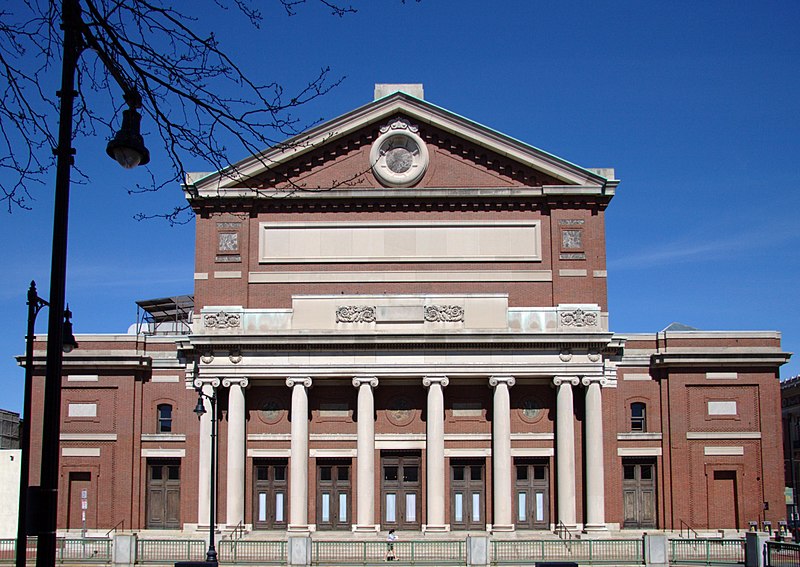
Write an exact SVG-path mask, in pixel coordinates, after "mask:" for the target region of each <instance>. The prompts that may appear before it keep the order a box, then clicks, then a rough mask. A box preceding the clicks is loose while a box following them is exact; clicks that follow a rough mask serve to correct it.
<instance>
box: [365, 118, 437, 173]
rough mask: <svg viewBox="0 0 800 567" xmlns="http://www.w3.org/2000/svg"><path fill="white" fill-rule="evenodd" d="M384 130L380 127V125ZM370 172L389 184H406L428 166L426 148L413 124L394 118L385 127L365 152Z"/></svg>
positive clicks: (423, 171)
mask: <svg viewBox="0 0 800 567" xmlns="http://www.w3.org/2000/svg"><path fill="white" fill-rule="evenodd" d="M381 130H382V131H383V130H384V129H383V128H382V129H381ZM369 157H370V162H371V163H372V172H373V173H374V174H375V177H377V178H378V181H380V182H381V183H383V184H384V185H387V186H389V187H409V186H411V185H413V184H414V183H416V182H417V181H419V180H420V179H421V178H422V176H423V175H424V173H425V170H426V169H427V167H428V148H427V147H426V146H425V142H424V141H423V140H422V138H420V137H419V135H418V134H417V133H416V128H415V127H413V126H410V125H409V124H408V123H406V122H404V121H402V120H398V121H396V122H394V123H393V124H392V125H391V126H389V127H387V128H385V131H384V132H383V134H381V135H380V136H379V137H378V139H377V140H375V143H374V144H373V145H372V150H371V151H370V154H369Z"/></svg>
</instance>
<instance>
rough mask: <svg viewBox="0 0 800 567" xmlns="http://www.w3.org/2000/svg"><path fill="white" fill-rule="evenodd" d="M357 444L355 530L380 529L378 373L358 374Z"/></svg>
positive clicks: (356, 381)
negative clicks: (377, 513)
mask: <svg viewBox="0 0 800 567" xmlns="http://www.w3.org/2000/svg"><path fill="white" fill-rule="evenodd" d="M353 386H354V387H356V388H358V445H357V453H356V461H357V463H356V467H357V468H356V471H357V481H356V494H357V502H358V504H357V505H358V509H357V512H356V523H355V524H354V525H353V531H354V532H377V531H378V525H377V524H376V523H375V418H374V415H375V400H374V399H373V396H372V389H373V388H377V387H378V379H377V378H376V377H375V376H357V377H355V378H353Z"/></svg>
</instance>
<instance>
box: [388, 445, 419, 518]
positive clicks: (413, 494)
mask: <svg viewBox="0 0 800 567" xmlns="http://www.w3.org/2000/svg"><path fill="white" fill-rule="evenodd" d="M421 474H422V467H421V456H420V453H419V452H418V451H409V452H384V453H382V454H381V524H382V527H383V529H395V530H414V531H418V530H420V529H421V527H422V523H421V501H422V482H421Z"/></svg>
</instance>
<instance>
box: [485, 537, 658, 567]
mask: <svg viewBox="0 0 800 567" xmlns="http://www.w3.org/2000/svg"><path fill="white" fill-rule="evenodd" d="M491 544H492V559H491V561H492V564H493V565H509V564H511V565H523V564H532V563H536V562H539V561H573V562H576V563H582V564H593V565H601V564H608V565H625V564H632V565H638V564H642V563H644V540H642V539H608V540H591V539H586V540H580V539H573V540H561V541H556V540H509V541H492V542H491Z"/></svg>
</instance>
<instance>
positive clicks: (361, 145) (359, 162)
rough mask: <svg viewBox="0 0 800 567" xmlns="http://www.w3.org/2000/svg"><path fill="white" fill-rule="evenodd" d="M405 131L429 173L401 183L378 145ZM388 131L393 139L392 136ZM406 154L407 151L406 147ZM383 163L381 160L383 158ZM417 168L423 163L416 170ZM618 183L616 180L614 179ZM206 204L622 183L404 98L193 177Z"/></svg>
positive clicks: (384, 101)
mask: <svg viewBox="0 0 800 567" xmlns="http://www.w3.org/2000/svg"><path fill="white" fill-rule="evenodd" d="M393 129H397V131H398V132H401V133H406V132H410V133H409V134H407V135H408V136H413V137H414V139H418V140H420V141H422V142H424V144H421V145H424V148H423V149H424V151H425V154H426V155H425V162H424V163H423V164H422V165H423V166H424V168H425V169H424V174H422V175H421V176H420V177H419V178H418V179H412V180H411V181H412V182H411V183H408V184H403V183H399V182H398V183H397V184H395V183H393V182H392V181H393V180H387V179H386V178H385V176H382V175H381V171H380V170H377V166H376V162H378V161H380V159H381V158H380V155H381V154H379V153H376V148H375V145H376V144H380V141H381V140H382V139H384V138H385V137H386V136H387V135H391V134H392V132H393V131H394V130H393ZM387 132H388V134H387ZM400 151H403V152H405V153H406V154H408V153H409V152H406V151H405V149H403V148H401V150H400ZM376 156H378V157H377V158H376ZM414 167H417V164H416V163H415V164H414ZM611 176H612V177H613V174H612V175H611ZM187 185H189V186H191V191H187V194H193V195H196V196H199V197H223V198H224V197H226V196H231V197H242V196H247V195H248V194H251V195H252V194H253V189H257V190H258V192H257V194H260V195H264V194H270V193H272V192H286V191H298V190H300V191H302V190H308V191H320V190H347V191H357V190H359V189H365V190H369V189H392V188H395V187H402V188H406V187H413V188H414V189H416V190H418V191H425V190H426V189H428V190H434V189H454V188H476V189H482V188H500V189H503V188H515V187H517V188H531V187H533V188H543V189H544V190H545V191H546V188H548V187H561V188H569V187H573V188H574V189H578V188H581V187H582V188H589V189H591V188H596V189H597V190H600V191H604V190H606V189H609V190H610V191H611V194H613V186H615V185H616V182H615V181H614V180H611V179H607V178H605V177H603V176H602V175H600V174H599V173H597V172H595V171H592V170H589V169H585V168H582V167H579V166H576V165H574V164H572V163H570V162H568V161H566V160H563V159H561V158H558V157H556V156H553V155H552V154H549V153H547V152H544V151H542V150H539V149H538V148H535V147H533V146H530V145H527V144H524V143H522V142H520V141H518V140H515V139H513V138H511V137H508V136H505V135H503V134H500V133H499V132H496V131H494V130H492V129H490V128H487V127H485V126H482V125H480V124H477V123H475V122H472V121H470V120H468V119H465V118H463V117H461V116H458V115H457V114H454V113H451V112H449V111H447V110H445V109H442V108H440V107H438V106H435V105H433V104H431V103H429V102H426V101H424V100H420V99H417V98H415V97H413V96H410V95H407V94H405V93H402V92H396V93H394V94H391V95H389V96H386V97H384V98H382V99H379V100H376V101H373V102H371V103H369V104H366V105H364V106H362V107H360V108H357V109H355V110H353V111H351V112H349V113H347V114H345V115H342V116H340V117H338V118H335V119H333V120H330V121H328V122H326V123H324V124H320V125H319V126H317V127H315V128H312V129H311V130H308V131H306V132H305V133H303V134H301V135H299V136H295V137H294V138H292V139H290V140H287V141H286V142H285V143H284V144H281V145H279V146H275V147H272V148H269V149H267V150H266V151H264V152H261V153H260V154H258V155H254V156H252V157H250V158H247V159H244V160H242V161H240V162H239V163H237V164H234V165H233V166H231V167H230V168H228V169H227V170H224V171H220V172H216V173H212V174H195V175H192V174H190V175H189V176H187Z"/></svg>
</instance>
